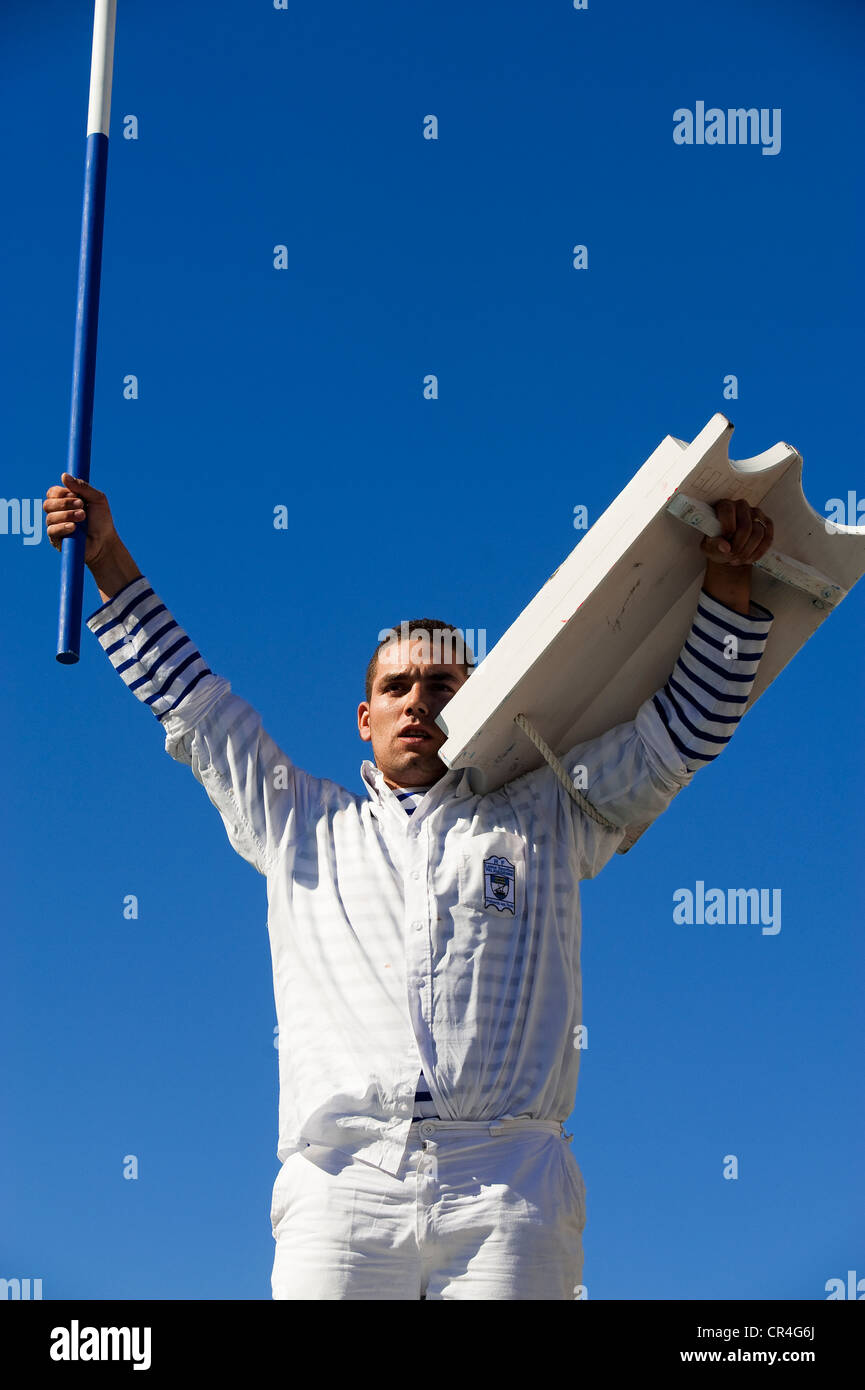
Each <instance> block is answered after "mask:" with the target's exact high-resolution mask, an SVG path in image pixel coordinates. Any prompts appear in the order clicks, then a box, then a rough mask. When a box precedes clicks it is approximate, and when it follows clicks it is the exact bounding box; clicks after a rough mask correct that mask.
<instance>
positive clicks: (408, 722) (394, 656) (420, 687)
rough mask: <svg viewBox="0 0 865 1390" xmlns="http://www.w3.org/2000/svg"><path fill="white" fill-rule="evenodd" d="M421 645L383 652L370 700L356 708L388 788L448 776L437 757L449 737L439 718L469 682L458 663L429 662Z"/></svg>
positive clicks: (393, 647) (362, 732) (399, 646)
mask: <svg viewBox="0 0 865 1390" xmlns="http://www.w3.org/2000/svg"><path fill="white" fill-rule="evenodd" d="M429 654H430V651H429V647H428V646H426V648H425V645H424V643H423V642H421V641H414V642H412V641H409V640H406V641H402V642H396V641H394V642H391V643H388V644H387V645H386V646H384V647H382V648H381V649H380V651H379V658H378V666H377V668H376V673H375V680H374V682H373V687H372V698H371V699H370V701H369V703H367V701H366V700H364V701H362V703H361V704H360V705H358V710H357V727H358V731H359V733H360V736H361V738H362V739H363V740H364V741H365V742H366V743H371V744H372V751H373V758H374V760H375V764H376V766H377V767H379V768H381V771H382V772H383V774H384V780H385V782H386V783H387V785H388V786H389V787H423V786H428V785H430V784H431V783H432V782H437V781H438V779H439V778H440V777H442V776H443V775H444V773H445V772H447V768H446V767H445V764H444V763H443V762H442V761H441V759H440V758H439V756H438V750H439V749H440V748H441V746H442V744H443V743H444V742H445V741H446V735H445V734H444V732H443V731H442V730H441V729H440V728H439V727H438V725H437V724H436V722H435V719H436V715H437V714H439V713H440V711H441V710H442V709H444V707H445V705H446V704H447V702H448V700H450V699H451V697H452V696H453V695H455V694H456V692H457V690H458V689H459V688H460V686H461V685H464V684H465V682H466V680H467V679H468V677H467V675H466V673H465V672H464V671H463V670H462V668H461V667H460V666H459V665H457V664H456V663H455V662H452V663H445V662H441V661H438V662H436V661H428V660H425V659H424V658H425V657H428V656H429Z"/></svg>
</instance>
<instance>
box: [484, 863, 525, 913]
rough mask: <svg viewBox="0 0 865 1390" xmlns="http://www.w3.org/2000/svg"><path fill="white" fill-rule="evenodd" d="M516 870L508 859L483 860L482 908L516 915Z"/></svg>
mask: <svg viewBox="0 0 865 1390" xmlns="http://www.w3.org/2000/svg"><path fill="white" fill-rule="evenodd" d="M516 877H517V873H516V869H515V868H514V866H513V864H512V863H511V861H510V860H509V859H499V858H497V857H496V855H492V856H491V857H490V858H489V859H485V860H484V907H497V908H498V910H499V912H511V913H513V914H514V915H516Z"/></svg>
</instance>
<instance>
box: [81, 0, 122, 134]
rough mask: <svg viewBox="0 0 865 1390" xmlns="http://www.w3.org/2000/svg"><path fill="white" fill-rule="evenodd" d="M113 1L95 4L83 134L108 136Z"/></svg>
mask: <svg viewBox="0 0 865 1390" xmlns="http://www.w3.org/2000/svg"><path fill="white" fill-rule="evenodd" d="M116 14H117V0H96V9H95V11H94V15H93V52H92V55H91V59H90V103H89V105H88V107H87V134H88V136H90V135H93V134H94V133H98V134H100V135H107V134H108V125H109V122H110V120H111V76H112V71H113V68H114V24H115V18H116Z"/></svg>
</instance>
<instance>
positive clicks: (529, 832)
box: [43, 474, 773, 1300]
mask: <svg viewBox="0 0 865 1390" xmlns="http://www.w3.org/2000/svg"><path fill="white" fill-rule="evenodd" d="M85 508H86V516H87V522H88V535H87V546H86V557H85V558H86V562H87V565H88V567H89V568H90V571H91V573H92V574H93V576H94V579H95V580H96V584H97V587H98V589H99V593H100V597H101V599H102V601H103V602H102V607H100V608H99V609H97V610H96V612H95V613H93V614H92V615H91V616H90V617H89V618H88V619H87V626H88V627H89V629H90V630H91V632H93V633H94V635H95V636H96V637H97V638H98V640H99V642H100V644H101V646H102V647H103V649H104V650H105V652H106V654H107V655H108V657H109V659H110V660H111V662H112V664H113V666H114V667H115V669H116V670H117V672H118V674H119V675H120V676H121V677H122V679H123V680H124V681H125V682H126V684H127V685H128V686H129V689H130V690H131V691H132V692H133V693H134V694H135V695H136V696H137V698H138V699H139V700H141V701H142V702H143V703H145V704H147V705H148V706H149V707H150V709H151V710H152V712H153V714H154V715H155V716H156V717H157V718H158V719H159V720H160V722H161V723H162V725H163V727H164V729H165V747H166V750H167V752H168V753H169V754H170V755H171V756H172V757H173V758H175V759H176V760H177V761H178V762H181V763H185V764H187V765H188V766H189V767H191V769H192V772H193V775H194V776H195V777H196V778H197V780H198V781H199V782H201V784H202V785H203V786H204V789H205V791H206V792H207V795H208V796H209V798H210V800H211V801H212V802H213V804H214V805H215V806H216V808H217V810H218V811H219V813H220V815H221V817H222V820H223V823H224V825H225V828H226V831H227V833H228V837H229V840H230V842H231V844H232V845H233V847H234V848H235V849H236V850H237V851H238V853H239V854H241V855H242V856H243V857H244V858H245V859H246V860H247V861H248V862H249V863H250V864H252V865H253V866H254V867H255V868H256V869H257V870H258V871H259V873H261V874H263V875H264V876H265V877H266V879H267V890H268V906H269V913H268V930H269V933H270V942H271V953H272V959H273V978H274V995H275V1000H276V1010H277V1020H278V1023H279V1068H280V1097H279V1112H280V1113H279V1147H278V1156H279V1158H280V1160H281V1161H282V1168H281V1170H280V1172H279V1174H278V1176H277V1179H276V1182H275V1184H274V1189H273V1201H272V1207H271V1222H272V1227H273V1233H274V1237H275V1239H276V1256H275V1260H274V1267H273V1274H272V1288H273V1296H274V1298H277V1299H368V1300H391V1299H395V1300H396V1299H398V1300H409V1299H410V1300H415V1299H424V1298H425V1299H495V1300H498V1299H573V1298H578V1297H580V1296H581V1294H582V1286H581V1277H582V1231H583V1227H584V1224H585V1192H584V1185H583V1180H582V1176H581V1174H580V1170H579V1168H578V1166H577V1164H576V1162H575V1160H574V1158H573V1155H572V1154H571V1152H570V1150H569V1149H568V1148H567V1144H566V1143H565V1142H564V1141H565V1139H566V1138H567V1137H568V1136H565V1135H564V1134H563V1121H564V1119H565V1118H566V1117H567V1115H568V1114H569V1113H570V1111H571V1109H572V1108H573V1104H574V1099H575V1092H576V1084H577V1070H578V1064H579V1051H578V1049H577V1048H575V1046H574V1034H575V1032H576V1030H577V1029H578V1027H579V1025H580V1019H581V995H580V929H581V925H580V902H579V889H578V886H577V885H578V882H579V880H580V879H582V878H593V877H595V875H596V874H597V873H599V872H600V870H601V869H602V868H603V867H604V865H605V864H606V863H607V862H608V860H609V859H610V858H611V856H612V855H613V853H614V852H615V850H616V848H617V847H618V845H619V844H620V843H621V841H622V838H623V836H624V827H626V826H627V824H628V823H630V822H633V823H645V822H649V821H652V820H653V819H655V818H656V817H657V816H658V815H660V814H661V812H662V811H663V810H664V809H665V808H666V806H667V805H668V804H669V802H670V801H671V799H672V797H673V796H674V795H675V794H676V792H677V791H678V790H679V789H680V788H681V787H682V786H684V785H686V784H687V783H688V782H689V781H690V780H691V778H692V777H693V775H694V772H695V771H697V770H698V769H699V768H700V767H702V766H704V765H705V764H706V763H707V762H710V761H712V759H713V758H715V757H717V755H718V753H719V752H720V751H721V750H722V749H723V747H724V746H725V744H726V743H727V742H728V741H729V739H730V737H731V736H732V733H733V732H734V730H735V727H736V724H737V722H738V719H739V718H741V713H742V709H743V707H744V705H745V703H746V702H747V698H748V694H749V692H750V690H751V686H752V684H753V681H754V677H755V675H756V672H757V666H758V663H759V659H760V656H761V655H762V652H763V649H764V647H765V643H766V639H767V637H768V633H769V629H770V627H771V624H772V621H773V615H772V614H771V613H770V612H768V610H767V609H765V608H762V607H761V606H760V605H759V604H754V603H753V602H751V600H750V576H751V566H752V565H753V563H754V561H755V560H757V559H759V558H760V556H761V555H763V554H764V553H765V551H766V550H767V549H768V548H769V546H770V545H771V543H772V537H773V527H772V523H771V521H770V520H769V518H768V517H766V516H765V515H764V514H763V513H762V512H761V511H760V510H759V509H757V508H752V507H750V506H749V505H748V504H747V503H745V502H743V501H741V500H738V501H735V502H734V501H732V500H729V499H725V500H724V501H721V502H719V503H718V504H717V513H718V519H719V521H720V524H721V528H722V533H721V536H720V537H717V538H716V539H714V540H709V539H708V538H704V539H703V540H702V542H701V549H702V551H703V552H704V554H705V555H706V556H707V564H706V574H705V579H704V583H703V587H702V591H701V593H700V596H699V602H698V605H697V611H696V613H695V616H694V621H693V624H692V627H691V630H690V632H689V635H688V638H687V639H686V642H685V645H684V647H683V648H682V653H681V655H680V657H679V659H678V661H677V663H676V666H675V668H674V670H673V672H672V673H671V676H670V679H669V680H668V681H667V683H666V684H665V685H664V687H663V688H662V689H661V690H659V691H658V692H657V693H656V694H655V695H654V696H652V697H651V698H650V699H649V700H646V701H645V702H644V703H643V704H642V705H641V707H640V709H639V710H638V712H637V715H636V717H635V719H634V720H633V721H632V722H630V723H627V724H622V725H620V726H618V727H617V728H615V729H612V730H610V731H609V732H608V733H607V734H604V735H603V736H601V737H600V738H597V739H592V740H590V741H587V742H585V743H582V744H579V745H578V746H577V747H576V748H573V749H571V750H570V751H569V752H568V753H566V754H565V755H564V756H563V757H562V759H561V761H562V762H563V764H564V765H565V767H566V768H567V769H568V770H569V772H570V773H571V775H572V776H575V775H576V772H577V769H578V768H581V767H585V768H586V770H587V782H586V787H585V794H586V796H587V797H588V799H589V800H590V801H591V802H592V803H593V804H594V805H595V807H596V808H597V809H598V810H599V811H600V812H601V813H602V814H603V816H604V817H605V818H606V820H607V821H608V822H612V824H613V825H614V826H621V827H622V829H620V830H616V829H614V830H611V829H609V828H608V827H607V826H601V825H598V824H597V823H596V822H595V821H594V820H592V819H591V818H589V817H587V816H586V815H585V813H584V812H583V810H582V809H581V808H580V807H578V806H577V805H576V804H575V802H574V801H573V800H572V798H571V797H569V796H568V794H567V792H566V790H565V789H564V788H563V787H562V786H561V784H560V783H559V781H558V780H557V778H556V777H555V775H554V774H553V772H552V770H551V769H550V768H549V767H547V766H544V767H542V768H540V769H538V770H537V771H535V772H531V773H527V774H525V775H524V776H522V777H519V778H517V779H515V780H514V781H513V782H511V783H509V784H507V785H506V786H504V787H502V788H500V789H499V790H498V791H495V792H492V793H489V794H487V795H485V796H479V795H476V794H475V793H473V792H472V791H471V790H470V788H469V785H468V775H467V774H466V773H464V772H459V771H456V772H449V771H448V770H447V769H446V768H445V766H444V764H443V763H442V762H441V759H440V758H439V757H438V750H439V748H440V747H441V745H442V743H443V742H444V734H443V733H442V731H441V730H440V729H439V728H438V726H437V725H436V723H435V719H436V716H437V715H438V714H439V712H440V711H441V710H442V709H443V708H444V706H445V705H446V704H447V702H448V700H449V699H450V698H451V697H452V695H453V694H454V693H455V691H456V690H457V689H458V688H459V687H460V685H461V684H462V683H463V682H464V681H465V680H466V679H468V678H469V676H470V661H469V660H467V661H466V662H463V661H446V662H445V661H437V660H436V659H435V657H436V655H437V653H436V652H435V651H433V654H432V659H431V657H430V650H429V646H430V644H429V641H428V637H429V636H433V637H435V635H436V634H439V636H440V635H441V634H442V632H443V631H444V632H448V631H450V632H453V631H454V630H453V629H449V628H448V627H447V625H445V624H441V623H439V622H438V621H437V620H435V619H427V620H423V621H422V622H420V623H414V624H409V629H408V632H409V636H408V637H407V638H406V639H405V640H400V638H399V637H398V636H397V635H396V634H395V635H394V636H392V637H386V638H385V639H384V640H383V641H382V643H380V645H379V647H378V648H377V650H376V652H375V653H374V655H373V658H372V660H371V661H370V665H369V668H368V671H367V688H366V692H365V693H366V698H365V699H364V700H363V701H362V702H361V703H360V705H359V706H358V711H357V719H358V730H359V732H360V736H361V738H362V739H363V740H365V741H366V742H368V743H370V744H371V745H372V751H373V755H374V762H370V761H365V762H364V763H363V765H362V768H361V776H362V778H363V781H364V783H365V787H366V791H365V794H364V795H363V796H358V795H355V794H353V793H351V792H349V791H347V790H346V789H345V788H343V787H341V786H339V785H338V784H337V783H335V782H331V781H328V780H327V779H323V778H317V777H313V776H310V775H309V774H308V773H306V772H303V771H301V770H300V769H299V768H297V767H296V766H295V765H294V764H293V763H292V762H291V760H290V759H289V758H288V757H287V755H286V754H285V753H283V752H282V751H281V750H280V749H279V748H278V747H277V745H276V744H275V743H274V742H273V740H272V739H271V738H270V737H269V735H268V734H267V733H265V731H264V730H263V729H262V726H261V720H260V718H259V716H258V714H257V713H256V711H255V710H254V709H253V708H252V707H251V706H250V705H249V704H247V703H246V701H244V700H242V699H241V698H240V697H239V696H237V695H234V694H233V693H232V692H231V687H230V685H229V683H228V681H226V680H224V679H223V678H222V677H220V676H217V675H215V674H214V673H213V672H212V671H211V670H210V668H209V667H208V666H207V665H206V663H205V662H204V660H203V658H202V657H201V656H200V654H199V653H198V651H197V650H196V648H195V647H194V645H193V643H192V642H191V640H190V639H189V637H188V636H187V635H186V633H185V632H184V631H183V630H182V629H181V628H180V627H179V626H178V625H177V623H176V621H175V620H174V619H173V618H172V616H171V614H170V613H169V612H168V610H167V609H166V607H165V605H164V604H163V603H161V602H160V600H159V598H158V596H157V595H156V594H155V593H154V592H153V590H152V589H151V587H150V585H149V584H148V582H147V580H146V579H145V578H144V576H143V575H142V574H141V573H140V571H139V570H138V568H137V566H136V565H135V562H134V561H133V559H132V557H131V555H130V554H129V552H128V551H127V550H126V547H125V546H124V545H123V544H122V542H121V541H120V538H119V536H118V535H117V532H116V529H115V527H114V523H113V520H112V518H111V512H110V509H109V506H108V502H107V499H106V497H105V496H104V494H103V493H101V492H99V491H98V490H97V489H95V488H92V487H90V485H89V484H86V483H82V482H79V481H78V480H76V479H74V478H72V477H70V475H69V474H64V475H63V486H61V487H51V488H49V489H48V492H47V494H46V501H45V502H44V503H43V510H44V511H45V512H46V514H47V523H48V524H47V529H48V535H49V538H50V539H51V542H52V544H53V545H55V547H56V548H58V549H59V548H60V543H61V542H62V539H63V537H64V536H65V535H69V534H70V533H71V532H72V531H73V530H74V528H75V526H76V525H77V524H80V522H81V521H82V520H83V519H84V517H85ZM413 628H415V629H417V631H416V634H415V636H414V637H413V636H412V629H413ZM390 631H391V632H394V630H390ZM730 636H733V637H734V638H735V643H734V644H732V655H731V643H730V642H729V638H730ZM449 654H450V653H449Z"/></svg>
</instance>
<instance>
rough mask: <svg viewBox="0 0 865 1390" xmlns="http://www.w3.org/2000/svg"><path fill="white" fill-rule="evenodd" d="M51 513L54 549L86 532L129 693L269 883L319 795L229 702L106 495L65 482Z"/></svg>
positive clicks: (104, 640) (248, 714) (98, 620)
mask: <svg viewBox="0 0 865 1390" xmlns="http://www.w3.org/2000/svg"><path fill="white" fill-rule="evenodd" d="M63 477H64V480H65V481H66V482H67V483H68V484H69V486H68V487H67V486H64V487H53V488H50V489H49V490H48V493H47V500H46V502H45V503H43V510H44V511H45V512H46V515H47V517H48V534H49V539H50V540H51V543H52V545H54V547H55V549H58V550H59V549H60V545H61V543H62V540H63V538H64V536H66V535H69V534H70V532H71V531H72V530H74V528H75V525H77V524H80V520H81V518H82V517H83V508H82V507H81V501H83V502H84V503H85V505H86V508H87V521H88V534H87V548H86V552H85V562H86V564H87V566H88V568H89V569H90V572H91V574H92V575H93V577H94V579H95V581H96V585H97V587H98V589H99V594H100V597H101V598H102V600H103V602H102V606H101V607H100V608H98V609H97V610H96V611H95V612H94V613H92V614H91V615H90V617H89V618H87V619H86V625H87V627H88V628H89V629H90V631H91V632H92V633H93V634H94V636H95V637H96V638H97V640H98V641H99V644H100V646H101V647H102V649H103V651H104V652H105V653H106V655H107V656H108V658H109V660H110V661H111V664H112V666H113V667H114V669H115V670H116V671H117V673H118V675H119V676H120V677H121V679H122V680H123V681H124V683H125V684H126V686H127V687H128V688H129V689H130V690H131V692H132V693H133V694H134V695H135V696H136V698H137V699H138V700H140V701H141V702H142V703H143V704H145V705H147V707H148V708H149V709H150V711H151V713H152V714H153V715H154V716H155V717H156V718H157V719H158V720H159V722H160V723H161V724H162V726H163V728H164V729H165V749H166V752H167V753H169V754H170V756H171V757H172V758H174V759H175V761H177V762H180V763H184V764H186V765H187V766H188V767H191V769H192V772H193V775H194V776H195V778H196V779H197V780H198V781H199V782H200V783H201V784H202V786H203V787H204V789H205V791H206V792H207V795H208V797H209V798H210V800H211V801H212V802H213V804H214V806H216V808H217V810H218V811H219V814H220V816H221V817H222V820H223V823H224V825H225V829H226V831H227V833H228V838H229V841H230V843H231V844H232V846H233V848H234V849H236V850H237V852H238V853H239V854H240V855H242V857H243V858H244V859H246V860H247V862H248V863H250V864H252V865H253V867H254V868H256V869H257V870H258V871H259V873H262V874H266V873H267V872H268V870H269V869H270V867H271V866H272V864H273V863H274V862H275V860H276V858H277V857H278V855H279V851H280V848H281V846H282V845H283V844H284V843H285V841H286V837H287V836H290V835H291V834H292V833H293V832H294V831H295V829H296V826H297V822H298V820H299V819H303V818H305V816H306V813H307V811H308V809H309V807H310V805H311V804H312V802H314V801H315V802H317V800H318V797H319V795H320V786H321V784H320V782H319V780H318V779H317V778H313V777H310V776H309V775H308V774H307V773H305V772H302V771H301V770H300V769H299V768H296V767H295V766H294V764H293V763H292V762H291V761H290V759H289V758H287V757H286V755H285V754H284V753H283V752H282V751H281V749H279V748H278V747H277V745H276V744H275V743H274V741H273V740H272V739H271V738H270V736H269V735H268V734H267V733H266V732H265V731H264V729H263V728H262V725H261V719H260V717H259V715H258V713H257V711H256V710H254V709H253V708H252V706H251V705H249V704H248V703H247V702H246V701H245V700H243V699H241V698H240V697H239V696H237V695H234V694H232V693H231V686H230V684H229V682H228V681H227V680H225V679H224V678H223V677H221V676H218V675H215V674H214V672H213V671H211V669H210V667H209V666H208V665H207V663H206V662H205V660H204V658H203V657H202V655H201V653H200V652H199V651H198V649H197V647H196V646H195V644H194V643H193V642H192V640H191V638H190V637H189V636H188V635H187V633H186V632H184V631H183V629H182V628H181V627H180V625H179V624H178V623H177V621H176V620H175V619H174V618H173V616H172V615H171V613H170V612H169V611H168V609H167V608H166V606H165V604H164V603H162V602H161V600H160V598H159V596H158V595H157V594H155V593H154V591H153V589H152V588H151V586H150V584H149V583H148V581H147V579H146V577H145V576H144V575H143V574H142V573H141V571H140V570H139V568H138V566H137V565H136V563H135V561H134V560H133V558H132V556H131V555H130V553H129V551H128V550H127V549H126V546H125V545H124V544H123V542H122V541H121V540H120V537H119V535H118V534H117V531H116V528H115V527H114V523H113V521H112V519H111V512H110V509H109V507H108V501H107V498H106V497H105V495H104V493H101V492H99V491H98V490H97V489H95V488H93V487H91V486H90V485H89V484H88V483H83V482H81V481H80V480H77V479H74V478H71V477H70V475H68V474H64V475H63Z"/></svg>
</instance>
